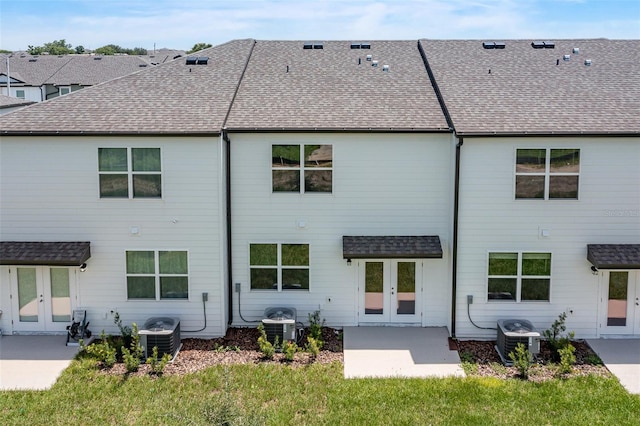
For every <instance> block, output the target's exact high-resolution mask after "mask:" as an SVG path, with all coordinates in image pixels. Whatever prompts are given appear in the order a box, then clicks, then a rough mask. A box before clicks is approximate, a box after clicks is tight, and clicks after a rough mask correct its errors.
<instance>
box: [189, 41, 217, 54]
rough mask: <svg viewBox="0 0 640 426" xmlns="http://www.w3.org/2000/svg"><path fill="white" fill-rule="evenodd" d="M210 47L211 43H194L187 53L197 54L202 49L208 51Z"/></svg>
mask: <svg viewBox="0 0 640 426" xmlns="http://www.w3.org/2000/svg"><path fill="white" fill-rule="evenodd" d="M211 46H212V44H211V43H196V44H194V45H193V47H192V48H191V50H189V51H188V52H187V53H193V52H198V51H200V50H202V49H208V48H210V47H211Z"/></svg>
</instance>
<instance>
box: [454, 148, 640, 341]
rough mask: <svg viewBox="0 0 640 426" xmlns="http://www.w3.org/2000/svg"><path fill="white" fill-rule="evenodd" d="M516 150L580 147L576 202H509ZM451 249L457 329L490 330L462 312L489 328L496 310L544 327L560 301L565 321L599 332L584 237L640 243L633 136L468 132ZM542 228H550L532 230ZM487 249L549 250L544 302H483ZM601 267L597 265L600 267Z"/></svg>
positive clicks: (587, 332) (594, 281) (638, 170)
mask: <svg viewBox="0 0 640 426" xmlns="http://www.w3.org/2000/svg"><path fill="white" fill-rule="evenodd" d="M518 148H579V149H580V184H579V185H580V189H579V200H548V201H543V200H515V197H514V187H515V176H514V175H515V173H514V171H515V156H516V149H518ZM460 200H461V202H460V222H459V225H460V228H459V235H460V239H459V249H458V255H459V258H458V265H459V268H458V302H457V333H456V334H457V335H458V337H486V338H495V331H482V330H479V329H476V328H474V327H473V326H472V325H471V324H470V322H469V320H468V318H467V305H466V295H468V294H471V295H473V296H474V303H473V305H471V317H472V319H473V320H474V322H475V323H476V324H479V325H481V326H484V327H495V326H496V320H497V319H500V318H524V319H529V320H531V321H532V322H533V323H534V325H535V326H536V327H537V328H538V329H540V330H545V329H548V328H549V327H550V325H551V323H552V322H553V320H555V319H556V318H557V317H558V315H559V314H560V313H561V312H563V311H565V310H566V309H567V308H572V309H573V311H574V313H573V314H572V315H570V316H569V317H568V318H567V329H568V330H574V331H575V332H576V335H577V336H578V337H593V336H596V335H597V329H598V309H599V294H600V293H599V291H600V282H601V280H602V277H601V276H594V275H592V273H591V270H590V266H591V265H590V263H589V262H588V261H587V259H586V256H587V244H597V243H636V244H637V243H638V242H639V241H640V140H639V139H638V138H614V137H607V138H587V137H585V138H569V137H564V138H493V139H491V138H467V139H465V141H464V146H463V147H462V172H461V191H460ZM541 228H544V229H547V230H548V231H549V232H550V236H549V237H547V238H543V237H540V236H539V231H540V229H541ZM491 251H538V252H551V253H552V271H551V273H552V276H551V297H550V298H551V301H550V302H548V303H547V302H540V303H512V302H487V263H488V253H489V252H491ZM600 275H602V272H601V273H600Z"/></svg>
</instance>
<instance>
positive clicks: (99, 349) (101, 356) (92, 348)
mask: <svg viewBox="0 0 640 426" xmlns="http://www.w3.org/2000/svg"><path fill="white" fill-rule="evenodd" d="M82 348H83V349H84V350H85V351H86V352H87V353H88V354H89V355H91V356H92V357H94V358H96V359H97V360H98V361H100V362H101V363H102V365H103V366H104V367H106V368H111V367H113V365H114V364H115V363H116V348H114V347H113V346H111V344H110V343H109V337H108V336H107V335H106V334H105V332H104V331H103V332H102V333H101V334H100V342H99V343H92V344H90V345H89V346H82Z"/></svg>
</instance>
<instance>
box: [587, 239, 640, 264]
mask: <svg viewBox="0 0 640 426" xmlns="http://www.w3.org/2000/svg"><path fill="white" fill-rule="evenodd" d="M587 260H588V261H589V262H591V264H592V265H593V266H595V267H596V268H599V269H640V244H588V245H587Z"/></svg>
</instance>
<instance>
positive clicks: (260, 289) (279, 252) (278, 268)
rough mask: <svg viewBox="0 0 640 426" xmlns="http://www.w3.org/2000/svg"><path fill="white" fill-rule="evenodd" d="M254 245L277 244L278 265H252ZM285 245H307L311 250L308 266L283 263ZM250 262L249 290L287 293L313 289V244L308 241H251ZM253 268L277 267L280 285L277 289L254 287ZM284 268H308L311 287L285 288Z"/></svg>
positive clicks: (249, 248)
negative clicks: (252, 248) (252, 281)
mask: <svg viewBox="0 0 640 426" xmlns="http://www.w3.org/2000/svg"><path fill="white" fill-rule="evenodd" d="M252 245H276V246H277V256H278V257H277V262H276V265H264V266H262V265H251V246H252ZM283 245H300V246H305V245H306V246H307V247H308V250H309V264H308V265H306V266H294V265H283V264H282V246H283ZM248 260H249V261H248V264H249V290H250V291H257V292H269V293H272V292H274V291H277V292H278V293H281V292H285V293H289V292H290V293H302V292H310V291H311V244H309V243H307V242H302V243H299V242H293V243H292V242H277V243H276V242H250V243H249V246H248ZM252 269H276V270H277V279H278V283H277V284H278V286H277V289H266V288H256V289H254V288H252V283H251V270H252ZM283 269H301V270H307V271H308V273H309V288H305V289H291V288H283V287H282V270H283Z"/></svg>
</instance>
